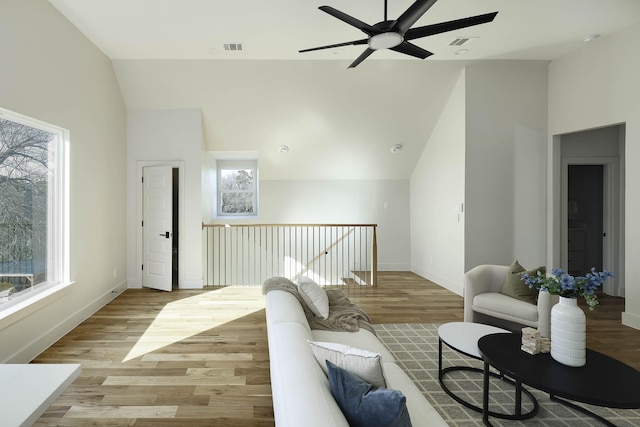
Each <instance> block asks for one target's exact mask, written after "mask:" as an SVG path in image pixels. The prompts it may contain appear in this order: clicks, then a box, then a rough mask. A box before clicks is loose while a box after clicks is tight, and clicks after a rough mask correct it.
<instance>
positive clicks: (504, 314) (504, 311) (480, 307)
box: [473, 292, 538, 325]
mask: <svg viewBox="0 0 640 427" xmlns="http://www.w3.org/2000/svg"><path fill="white" fill-rule="evenodd" d="M473 310H474V311H477V312H478V313H483V314H487V315H489V316H493V317H497V318H499V319H505V320H509V321H512V322H513V321H515V322H520V323H522V320H526V321H528V322H531V323H530V325H535V324H537V322H538V307H537V306H536V305H535V304H531V303H528V302H525V301H522V300H519V299H515V298H512V297H510V296H507V295H504V294H502V293H498V292H484V293H481V294H478V295H476V296H475V297H474V298H473Z"/></svg>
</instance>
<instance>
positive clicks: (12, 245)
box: [0, 109, 68, 310]
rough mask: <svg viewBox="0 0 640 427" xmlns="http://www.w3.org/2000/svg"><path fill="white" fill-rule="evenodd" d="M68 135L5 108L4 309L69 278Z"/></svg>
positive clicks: (0, 262)
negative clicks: (67, 219) (66, 219)
mask: <svg viewBox="0 0 640 427" xmlns="http://www.w3.org/2000/svg"><path fill="white" fill-rule="evenodd" d="M66 140H67V132H66V131H65V130H63V129H60V128H58V127H55V126H53V125H49V124H47V123H43V122H40V121H37V120H34V119H30V118H28V117H25V116H22V115H19V114H16V113H13V112H10V111H8V110H4V109H0V310H2V309H4V308H6V307H8V306H12V305H14V304H12V302H20V301H23V300H25V299H27V298H29V297H30V296H33V295H36V294H37V293H38V292H36V291H37V290H38V289H41V288H43V287H44V286H45V285H55V284H57V283H61V282H63V281H68V268H67V266H68V257H67V255H66V251H67V244H66V241H67V238H66V235H67V227H66V221H65V218H66V200H67V190H66V179H65V177H66V169H65V167H66V159H65V155H66V150H65V144H66Z"/></svg>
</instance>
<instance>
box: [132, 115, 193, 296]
mask: <svg viewBox="0 0 640 427" xmlns="http://www.w3.org/2000/svg"><path fill="white" fill-rule="evenodd" d="M127 125H128V126H127V281H128V286H129V287H140V286H142V274H141V270H140V266H141V265H142V259H141V254H142V252H141V249H140V242H141V227H140V222H139V220H138V217H139V215H140V213H141V201H140V200H138V196H137V189H138V188H139V186H140V185H142V184H141V183H140V176H139V175H140V167H141V165H145V164H146V165H152V164H158V165H159V164H167V165H173V166H174V167H175V166H178V167H180V169H181V172H180V176H181V182H180V190H179V191H180V196H179V198H180V202H179V205H180V207H179V211H180V212H179V215H180V221H179V228H180V231H179V233H180V234H179V243H178V245H179V251H180V254H179V259H180V262H179V271H178V281H179V282H178V284H179V287H180V288H201V287H202V246H201V242H202V210H203V204H202V169H203V159H204V158H205V153H203V151H202V119H201V112H200V110H199V109H191V110H129V111H128V113H127Z"/></svg>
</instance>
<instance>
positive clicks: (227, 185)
mask: <svg viewBox="0 0 640 427" xmlns="http://www.w3.org/2000/svg"><path fill="white" fill-rule="evenodd" d="M216 167H217V169H218V180H217V182H218V185H217V191H218V216H256V215H257V214H258V191H257V184H256V183H257V180H258V179H257V173H258V169H257V164H256V161H255V160H218V161H217V162H216Z"/></svg>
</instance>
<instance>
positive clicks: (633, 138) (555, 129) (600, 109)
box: [547, 24, 640, 329]
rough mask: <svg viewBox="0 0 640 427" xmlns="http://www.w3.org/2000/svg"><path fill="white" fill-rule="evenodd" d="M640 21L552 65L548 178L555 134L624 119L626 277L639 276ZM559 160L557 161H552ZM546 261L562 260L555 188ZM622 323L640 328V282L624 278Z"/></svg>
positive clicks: (553, 172) (553, 169)
mask: <svg viewBox="0 0 640 427" xmlns="http://www.w3.org/2000/svg"><path fill="white" fill-rule="evenodd" d="M638 40H640V24H638V25H635V26H633V27H630V28H629V29H627V30H625V31H621V32H619V33H616V34H614V35H612V36H609V37H603V38H600V39H598V40H596V41H594V42H592V43H589V44H588V45H586V46H585V47H584V48H583V49H581V50H579V51H576V52H574V53H572V54H570V55H567V56H564V57H562V58H560V59H557V60H555V61H553V62H552V63H551V66H550V67H549V153H550V155H549V161H550V162H551V167H550V168H549V179H552V178H553V177H554V176H556V175H557V168H558V167H559V165H558V164H557V162H558V160H557V159H558V158H559V156H558V155H557V153H558V151H559V147H558V144H559V139H558V138H557V137H554V136H557V135H560V134H564V133H569V132H575V131H579V130H584V129H592V128H596V127H602V126H607V125H612V124H618V123H625V125H626V132H627V134H626V137H625V141H626V144H625V168H624V171H625V213H624V217H625V218H627V220H626V221H625V242H626V245H625V251H624V252H625V255H624V256H625V266H626V267H625V277H627V278H636V277H640V263H638V262H637V260H638V259H640V222H638V221H637V218H640V191H638V183H639V182H640V168H638V167H637V166H636V164H637V162H638V160H639V159H640V102H638V94H640V80H639V79H638V75H640V45H639V44H638V43H637V41H638ZM554 162H555V163H554ZM548 203H549V213H548V228H549V235H548V239H547V246H548V254H547V263H548V264H552V263H554V262H557V260H558V259H559V253H558V247H557V246H556V245H555V244H554V242H555V241H557V240H558V236H557V234H556V233H557V230H558V226H557V224H555V223H554V221H555V218H556V217H557V215H556V213H557V212H558V210H559V206H558V198H557V192H555V193H554V189H553V187H551V188H550V191H549V194H548ZM625 296H626V300H625V302H626V306H625V312H624V313H623V315H622V323H623V324H625V325H628V326H632V327H634V328H636V329H640V284H639V283H638V282H637V281H636V280H628V281H627V282H626V283H625Z"/></svg>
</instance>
